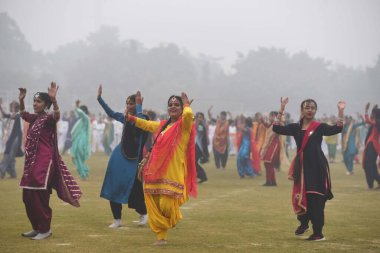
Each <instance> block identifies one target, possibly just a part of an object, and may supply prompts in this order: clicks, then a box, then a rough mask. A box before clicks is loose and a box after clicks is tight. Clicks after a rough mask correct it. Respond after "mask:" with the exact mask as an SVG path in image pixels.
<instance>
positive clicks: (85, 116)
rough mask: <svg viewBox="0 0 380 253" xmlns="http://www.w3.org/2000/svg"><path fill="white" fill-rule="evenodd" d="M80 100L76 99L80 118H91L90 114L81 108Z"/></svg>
mask: <svg viewBox="0 0 380 253" xmlns="http://www.w3.org/2000/svg"><path fill="white" fill-rule="evenodd" d="M79 105H80V100H77V101H75V113H76V115H78V117H79V118H89V117H88V115H87V114H86V113H85V112H84V111H83V110H82V109H80V108H79Z"/></svg>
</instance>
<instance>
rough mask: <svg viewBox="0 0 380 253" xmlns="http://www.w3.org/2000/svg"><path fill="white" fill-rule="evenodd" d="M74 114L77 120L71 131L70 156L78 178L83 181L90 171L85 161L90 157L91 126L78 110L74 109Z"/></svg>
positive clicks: (84, 114) (85, 116) (82, 112)
mask: <svg viewBox="0 0 380 253" xmlns="http://www.w3.org/2000/svg"><path fill="white" fill-rule="evenodd" d="M75 114H76V115H77V117H78V120H77V121H76V122H75V125H74V127H73V129H72V130H71V137H72V144H71V148H70V154H71V156H72V160H73V163H74V165H75V168H76V169H77V171H78V174H79V176H80V178H81V179H82V180H85V179H87V177H88V174H89V171H90V168H89V167H88V165H87V164H86V162H85V161H86V160H88V159H89V158H90V155H91V142H90V139H91V138H90V136H91V124H90V118H89V117H88V115H87V114H86V113H84V111H82V110H81V109H80V108H75Z"/></svg>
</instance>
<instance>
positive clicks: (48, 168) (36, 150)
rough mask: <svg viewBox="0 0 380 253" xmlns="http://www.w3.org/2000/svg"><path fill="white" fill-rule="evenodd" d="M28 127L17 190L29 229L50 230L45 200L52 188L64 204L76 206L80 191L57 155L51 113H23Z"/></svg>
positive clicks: (54, 123) (54, 120)
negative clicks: (21, 174) (30, 227)
mask: <svg viewBox="0 0 380 253" xmlns="http://www.w3.org/2000/svg"><path fill="white" fill-rule="evenodd" d="M21 116H22V118H23V119H24V120H25V121H26V122H28V123H29V124H30V125H29V128H28V132H27V137H26V143H25V166H24V173H23V176H22V178H21V182H20V187H21V188H23V202H24V204H25V209H26V213H27V215H28V218H29V220H30V223H31V224H32V226H33V230H36V231H38V232H40V233H46V232H48V231H49V230H50V222H51V217H52V210H51V208H50V207H49V200H50V194H51V191H52V188H55V189H56V191H57V194H58V197H60V198H61V199H62V200H64V201H65V202H68V203H70V204H72V205H74V206H79V202H78V200H79V198H80V196H81V194H82V193H81V191H80V189H79V186H78V185H77V184H76V181H75V180H74V178H73V177H72V175H71V174H70V172H69V171H68V169H67V167H66V166H65V164H64V163H63V162H62V160H61V157H60V155H59V153H58V145H57V134H56V122H57V120H56V119H55V118H54V116H53V115H52V114H42V115H38V114H30V113H28V112H23V113H22V114H21Z"/></svg>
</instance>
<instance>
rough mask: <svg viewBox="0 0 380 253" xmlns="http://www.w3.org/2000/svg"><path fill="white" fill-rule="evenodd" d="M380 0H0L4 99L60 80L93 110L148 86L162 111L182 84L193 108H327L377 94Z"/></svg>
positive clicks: (63, 97)
mask: <svg viewBox="0 0 380 253" xmlns="http://www.w3.org/2000/svg"><path fill="white" fill-rule="evenodd" d="M379 14H380V1H376V0H372V1H370V0H366V1H360V0H345V1H338V0H315V1H303V0H282V1H281V0H278V1H274V0H269V1H268V0H267V1H258V0H257V1H256V0H247V1H243V0H235V1H230V0H193V1H185V0H175V1H173V0H138V1H137V0H136V1H130V0H124V1H123V0H107V1H105V0H92V1H91V0H81V1H75V0H30V1H28V0H24V1H21V0H7V1H6V0H0V87H1V89H0V97H2V98H3V100H4V106H7V104H8V103H9V102H10V101H11V100H14V99H17V97H18V90H17V88H18V87H21V86H22V87H26V88H27V90H28V93H27V100H26V106H27V109H29V110H32V95H33V94H34V93H35V92H37V91H46V89H47V87H48V86H49V83H50V82H51V81H55V82H57V84H58V85H59V86H60V90H59V91H58V103H59V105H60V107H61V111H66V110H70V109H72V108H73V107H74V103H75V100H76V99H80V100H81V101H82V104H86V105H88V106H89V109H90V111H91V112H93V113H98V112H100V111H102V110H101V107H100V106H99V105H98V103H97V101H96V96H97V89H98V85H99V83H102V84H103V98H104V99H105V101H106V102H107V103H108V104H109V105H110V106H111V108H113V109H114V110H118V111H123V109H124V106H125V99H126V97H127V96H128V95H130V94H132V93H135V92H136V91H137V90H141V92H142V94H143V97H144V108H147V109H155V110H157V111H160V112H164V111H165V110H166V101H167V99H168V97H169V96H170V95H172V94H179V93H180V92H181V91H185V92H187V93H188V96H189V97H190V98H194V102H193V104H192V108H193V109H194V111H203V112H207V109H208V107H209V106H210V105H213V106H214V109H213V112H214V115H216V114H217V113H219V111H220V110H227V111H231V112H232V113H233V114H234V115H236V114H238V113H245V114H253V113H255V112H257V111H261V112H269V111H271V110H278V109H279V104H280V103H279V100H280V97H281V96H289V98H290V102H289V105H288V108H287V110H288V111H290V112H291V113H292V116H293V118H297V117H298V112H299V109H298V108H299V105H300V103H301V101H302V100H303V99H305V98H314V99H315V100H316V101H317V103H318V115H317V116H321V115H322V113H326V114H328V115H329V114H336V111H337V109H336V104H337V101H338V100H340V99H343V100H345V101H346V102H347V113H350V114H354V113H356V112H363V111H364V105H365V103H366V102H367V101H370V102H373V103H379V94H380V84H379V80H380V32H379V31H380V15H379Z"/></svg>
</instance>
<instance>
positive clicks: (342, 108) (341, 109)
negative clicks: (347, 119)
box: [337, 101, 346, 111]
mask: <svg viewBox="0 0 380 253" xmlns="http://www.w3.org/2000/svg"><path fill="white" fill-rule="evenodd" d="M337 106H338V109H339V110H340V111H343V110H344V108H346V102H345V101H339V102H338V105H337Z"/></svg>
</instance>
